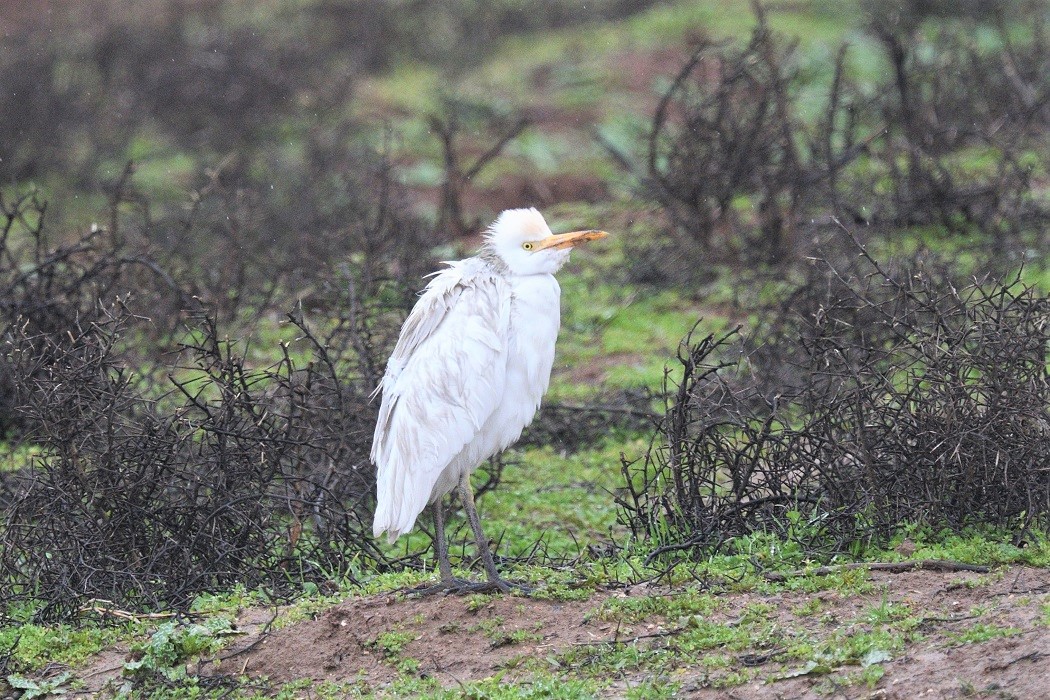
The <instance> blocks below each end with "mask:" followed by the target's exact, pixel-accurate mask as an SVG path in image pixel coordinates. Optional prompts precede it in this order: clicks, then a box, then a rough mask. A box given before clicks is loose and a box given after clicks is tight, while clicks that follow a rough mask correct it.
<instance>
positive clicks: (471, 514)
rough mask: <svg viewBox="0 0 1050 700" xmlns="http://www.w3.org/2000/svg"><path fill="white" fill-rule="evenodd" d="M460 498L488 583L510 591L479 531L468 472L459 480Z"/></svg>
mask: <svg viewBox="0 0 1050 700" xmlns="http://www.w3.org/2000/svg"><path fill="white" fill-rule="evenodd" d="M459 494H460V500H462V501H463V509H464V510H466V511H467V521H468V522H470V529H471V530H473V531H474V542H476V543H477V546H478V555H479V556H480V557H481V562H482V564H484V565H485V573H486V574H488V577H489V585H490V586H491V587H492V588H496V589H498V590H500V591H502V592H504V593H507V592H508V591H510V585H509V584H508V583H507V582H506V581H504V580H503V579H501V578H500V577H499V572H498V571H496V563H495V562H494V561H492V552H490V551H489V541H488V539H486V538H485V533H484V532H482V531H481V518H479V517H478V509H477V507H476V506H475V505H474V491H473V490H472V489H471V488H470V473H469V472H463V476H462V477H460V480H459Z"/></svg>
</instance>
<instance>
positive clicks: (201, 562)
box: [0, 303, 383, 617]
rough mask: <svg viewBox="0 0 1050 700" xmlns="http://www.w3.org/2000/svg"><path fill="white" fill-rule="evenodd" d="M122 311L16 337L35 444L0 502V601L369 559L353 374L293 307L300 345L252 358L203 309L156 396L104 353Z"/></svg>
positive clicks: (358, 397)
mask: <svg viewBox="0 0 1050 700" xmlns="http://www.w3.org/2000/svg"><path fill="white" fill-rule="evenodd" d="M133 322H134V318H133V317H132V316H131V315H130V314H129V312H128V309H127V307H126V305H124V304H123V303H118V304H115V305H112V306H110V307H108V308H105V309H102V310H101V313H100V314H99V315H98V318H97V320H95V321H93V322H91V323H90V324H87V323H81V322H77V323H75V324H74V326H73V327H72V328H71V329H70V331H69V332H68V333H67V334H66V335H65V336H61V335H57V336H44V337H39V336H37V337H34V336H29V335H25V334H23V333H21V332H20V331H21V329H16V331H15V332H14V340H13V342H12V347H11V349H10V356H11V358H12V361H13V363H14V365H15V368H16V376H18V377H24V378H26V386H24V387H19V388H20V390H21V391H20V393H21V395H23V396H25V397H26V398H25V400H24V401H23V403H22V406H21V407H20V408H21V410H22V411H23V412H24V413H25V414H26V416H27V418H28V422H29V423H30V425H31V426H32V433H31V437H32V439H33V441H34V442H35V443H36V444H37V445H38V446H39V447H40V448H42V454H41V455H40V456H39V457H36V458H35V459H34V461H35V463H34V464H33V465H32V468H31V469H30V470H28V471H27V472H26V473H25V474H24V475H23V483H22V484H21V491H22V493H21V495H20V497H19V498H18V499H17V500H16V501H15V503H14V504H13V505H12V506H11V507H10V508H9V509H8V511H7V512H6V514H5V522H4V524H3V534H2V539H3V544H4V547H3V550H4V554H3V555H2V557H3V559H2V567H0V570H2V571H3V576H2V578H0V599H2V600H3V601H5V602H11V601H12V600H17V599H20V598H21V599H29V600H31V601H34V602H38V603H42V606H41V607H40V608H39V615H40V616H41V617H65V616H69V615H71V614H74V613H75V612H76V610H77V608H78V607H79V606H80V605H83V604H84V603H85V601H87V600H88V599H91V598H101V599H105V600H108V601H112V602H113V603H114V604H116V605H118V606H122V607H124V606H126V607H127V608H130V609H142V608H154V607H157V606H161V605H164V606H174V607H176V608H184V607H185V606H187V605H188V604H189V603H190V602H191V601H192V599H193V597H194V596H195V595H197V594H198V593H201V592H203V591H211V590H217V589H221V588H223V587H228V586H229V585H231V584H233V583H235V582H240V583H243V584H245V585H247V586H249V587H258V586H266V587H268V588H270V589H271V590H273V591H274V592H275V593H278V594H280V593H281V592H287V591H289V590H290V589H291V588H293V587H294V586H295V585H297V584H301V583H302V582H303V581H304V580H316V581H326V580H328V579H329V578H331V577H333V576H336V577H338V576H343V575H350V576H352V575H353V574H354V572H355V571H360V570H361V569H362V568H366V567H368V566H375V565H376V564H379V563H381V562H382V561H383V556H382V555H381V554H380V553H379V552H378V551H377V550H376V549H375V547H374V545H373V544H372V541H371V538H370V537H367V536H366V535H365V534H364V533H365V532H366V524H365V522H364V520H365V519H366V518H367V514H368V512H369V507H368V506H369V504H368V503H367V499H368V498H369V493H370V490H371V487H372V480H373V475H372V469H371V466H370V465H369V464H368V460H367V446H368V436H370V430H371V424H372V421H373V419H374V417H373V416H372V415H371V411H369V410H368V387H366V386H365V385H364V383H363V382H361V381H359V375H356V376H355V375H352V374H349V373H347V372H346V371H345V370H346V367H343V366H339V365H340V363H339V360H338V358H336V357H333V355H332V354H331V353H330V352H329V349H328V348H326V347H325V346H323V345H322V344H321V343H320V341H318V340H317V339H316V338H315V337H314V336H313V334H312V332H311V331H310V329H309V328H308V326H307V325H306V324H305V323H304V322H303V321H302V319H301V318H297V317H293V318H292V321H291V322H292V323H294V324H296V325H297V326H298V327H299V329H300V331H301V332H302V333H303V338H304V340H303V341H302V344H305V345H306V347H305V348H303V349H302V351H303V352H302V353H301V354H300V358H299V359H295V358H293V350H294V348H290V347H289V346H285V351H284V357H283V358H282V359H281V361H280V362H279V363H278V364H276V365H275V366H273V367H270V368H261V369H250V368H248V367H246V364H245V361H244V358H243V356H242V354H241V352H239V351H238V348H237V347H236V346H235V344H234V343H231V342H230V341H229V340H228V339H223V338H222V336H221V334H220V331H219V328H218V326H217V325H216V324H215V322H214V319H212V318H210V317H207V316H204V317H202V318H200V319H199V321H198V324H197V326H196V328H195V333H194V340H192V341H191V342H189V343H188V344H187V345H186V346H185V347H184V351H183V355H184V357H185V364H183V365H181V366H180V367H178V368H177V374H178V375H179V376H173V377H172V379H171V380H170V381H171V383H172V384H173V385H174V387H175V390H174V391H169V392H167V393H158V391H157V387H154V386H152V384H153V382H152V381H151V379H150V378H149V377H144V376H141V375H139V374H137V373H136V372H135V371H134V370H133V369H132V368H129V367H128V366H127V365H126V364H124V363H123V362H121V361H120V359H119V358H118V357H117V356H116V354H115V344H116V341H117V339H118V338H119V337H120V335H121V334H123V333H127V332H129V331H131V327H130V326H131V324H132V323H133ZM296 354H299V353H296ZM27 363H32V364H34V365H38V366H34V367H25V366H23V365H25V364H27ZM179 377H182V378H179Z"/></svg>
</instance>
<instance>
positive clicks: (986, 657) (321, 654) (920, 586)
mask: <svg viewBox="0 0 1050 700" xmlns="http://www.w3.org/2000/svg"><path fill="white" fill-rule="evenodd" d="M870 580H871V582H872V583H873V584H874V585H873V586H872V590H871V592H869V593H866V594H864V595H841V594H840V593H838V592H836V591H833V590H826V591H819V592H815V593H799V592H789V593H776V594H770V595H761V594H756V593H732V594H727V595H726V596H724V598H725V603H726V605H725V606H724V608H723V609H721V610H719V611H718V612H717V613H715V614H714V615H713V616H712V619H714V618H717V619H718V620H720V621H730V620H732V619H733V617H734V616H736V615H739V614H740V611H741V610H744V609H745V607H746V606H748V605H749V604H752V603H765V604H767V605H770V606H773V607H775V609H776V612H775V613H773V615H775V616H776V622H777V625H778V626H779V627H781V628H782V629H785V630H790V631H791V634H806V635H808V636H810V637H813V638H827V637H829V636H830V635H831V634H833V633H834V632H835V631H836V630H840V631H841V629H842V628H843V626H857V625H861V626H863V624H864V623H863V622H862V621H863V620H864V615H865V611H867V610H871V609H872V608H873V607H876V606H879V605H884V604H886V603H887V602H888V603H901V604H905V605H907V607H908V609H910V610H912V611H917V613H918V614H919V615H921V621H920V622H919V624H918V626H917V628H916V629H915V630H914V634H912V635H911V636H910V637H909V638H908V640H907V642H906V645H905V648H904V649H903V650H900V651H898V652H896V653H894V654H893V658H892V659H889V660H887V661H885V662H884V663H883V668H884V669H885V675H884V676H883V678H882V679H881V680H879V681H878V683H877V684H876V685H874V687H869V686H868V685H867V684H865V683H860V682H858V681H857V680H856V679H853V680H849V678H848V676H849V675H850V674H853V675H856V674H857V673H858V671H859V667H858V666H855V665H854V666H845V667H840V668H836V669H833V670H832V671H831V672H830V673H819V672H817V673H804V674H799V675H794V676H793V675H792V674H793V672H794V673H798V672H799V671H800V670H804V668H805V663H804V662H801V661H797V660H784V659H778V658H777V653H776V651H777V650H776V649H765V648H763V646H762V643H761V642H760V641H759V640H756V643H755V649H752V650H749V651H748V653H736V652H734V654H733V655H732V656H733V658H734V659H735V667H736V669H737V670H742V671H746V672H753V671H752V670H755V671H757V673H755V675H754V680H753V681H752V682H751V683H748V684H745V685H739V686H736V687H731V688H721V689H719V688H714V687H712V680H713V678H712V676H711V675H709V673H708V672H707V671H705V670H704V669H703V667H702V665H701V664H700V663H699V661H700V660H699V659H696V660H695V661H696V663H695V664H693V663H691V662H690V660H689V659H684V658H683V659H680V662H681V667H680V668H679V670H678V671H677V672H676V673H675V678H674V680H675V681H676V682H678V683H680V688H681V691H682V694H683V695H684V696H688V697H699V698H804V697H829V693H830V696H832V697H848V698H862V697H864V698H866V697H879V698H900V699H902V700H903V699H905V698H917V697H930V698H955V697H974V696H977V697H1017V698H1039V697H1050V626H1048V618H1047V612H1046V609H1047V606H1048V605H1050V602H1048V601H1050V571H1047V570H1042V569H1033V568H1027V567H1015V568H1011V569H1007V570H1003V571H999V572H993V573H991V574H987V575H979V574H969V573H964V574H958V573H955V574H945V573H935V572H929V571H914V572H909V573H903V574H889V573H873V574H872V575H871V577H870ZM654 594H661V595H675V593H674V591H667V590H665V591H656V590H653V589H649V588H646V587H635V589H633V590H628V591H609V592H603V593H597V594H595V595H593V596H591V598H590V599H588V600H586V601H570V602H556V601H544V600H534V599H528V598H521V597H512V596H505V597H480V596H475V597H468V598H460V597H454V596H449V597H444V596H436V597H430V598H424V599H413V598H403V597H401V596H400V595H392V594H386V595H379V596H373V597H368V598H362V599H353V600H348V601H346V602H344V603H342V604H339V605H337V606H335V607H333V608H330V609H328V610H326V611H324V612H322V613H320V614H319V615H318V617H317V618H316V619H313V620H307V621H304V622H300V623H298V624H295V625H291V626H288V627H285V628H283V629H280V630H278V631H275V632H272V633H270V634H269V635H268V636H267V637H266V638H265V639H262V640H258V639H251V638H249V639H246V640H245V641H244V642H243V644H244V645H247V644H250V643H252V642H257V643H255V644H254V646H253V647H252V648H251V649H250V650H249V651H247V652H246V653H245V654H242V655H240V656H239V657H238V660H237V661H236V662H235V665H236V666H238V667H242V664H243V668H244V669H245V671H246V673H247V674H248V675H251V676H255V677H266V678H269V680H270V681H271V682H277V683H281V682H286V681H293V680H298V679H306V678H309V679H313V680H315V681H323V680H328V681H352V680H358V681H364V682H365V683H367V684H368V686H369V687H371V688H372V689H375V690H378V689H380V688H382V687H383V686H384V685H386V684H387V683H389V682H391V681H393V680H394V679H395V678H396V677H397V676H398V674H399V673H409V674H417V675H418V676H420V677H424V678H427V677H429V678H434V679H436V680H437V681H438V682H439V683H440V684H441V685H442V686H445V687H456V686H457V685H458V684H460V683H465V682H467V681H470V680H476V679H482V678H486V677H490V676H492V675H494V674H496V673H498V672H500V671H504V672H505V674H506V675H505V676H504V678H505V679H507V680H510V679H512V678H513V677H515V674H516V671H515V667H516V666H517V665H518V663H519V662H520V661H522V660H523V659H526V658H534V659H545V658H546V659H553V658H556V657H557V656H558V655H559V654H562V653H564V652H566V651H568V650H570V649H572V648H574V647H580V646H585V645H586V646H590V645H594V644H595V643H600V642H604V641H610V642H613V643H614V644H615V645H622V644H624V643H635V644H637V645H638V646H639V647H642V648H650V647H655V646H658V645H668V644H673V643H674V641H673V640H674V629H673V627H674V622H673V621H668V620H664V619H662V618H659V617H655V618H653V619H651V620H646V621H644V622H643V623H640V624H636V625H633V630H632V631H629V632H628V635H629V636H630V637H634V638H636V639H637V641H632V640H631V639H630V638H626V639H625V636H624V635H625V630H621V629H620V628H619V626H618V625H617V624H615V623H611V624H610V623H609V622H607V621H603V620H600V619H597V618H594V617H593V615H592V613H593V611H595V610H596V609H597V608H598V607H600V606H601V604H602V603H603V602H604V601H605V600H607V599H608V598H611V597H623V596H640V595H654ZM814 599H819V605H820V606H821V610H822V614H821V615H819V616H815V615H805V614H803V613H800V612H799V611H800V610H802V609H804V608H805V607H806V605H807V603H815V602H816V601H815V600H814ZM858 621H861V622H858ZM730 624H731V623H730ZM975 624H979V625H980V626H982V627H983V628H984V629H986V630H993V629H994V630H1009V632H1004V634H1005V636H996V635H995V634H989V635H986V637H987V638H983V637H975V638H973V639H967V638H966V637H965V634H964V633H965V632H966V631H967V630H972V629H973V628H974V625H975ZM751 652H754V653H751ZM567 670H569V669H563V671H567ZM645 679H646V676H645V674H644V673H636V674H635V675H632V673H631V672H630V671H627V672H625V673H624V675H623V676H622V678H620V679H618V680H617V681H616V682H615V683H614V685H613V686H612V687H611V688H609V692H610V693H611V694H612V696H617V695H622V694H623V693H626V691H627V690H628V689H629V688H631V687H633V686H634V685H637V684H638V683H639V682H640V681H642V680H645Z"/></svg>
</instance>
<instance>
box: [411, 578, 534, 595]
mask: <svg viewBox="0 0 1050 700" xmlns="http://www.w3.org/2000/svg"><path fill="white" fill-rule="evenodd" d="M511 591H518V592H520V593H522V594H524V595H529V594H530V593H532V588H531V587H529V586H526V585H525V584H522V583H514V582H511V581H504V580H503V579H501V578H499V579H496V580H495V581H467V580H464V579H461V578H454V579H452V580H451V581H442V582H441V583H436V584H434V585H433V586H420V587H417V588H413V589H411V590H409V591H407V593H408V595H411V596H419V597H420V598H422V597H424V596H429V595H434V594H436V593H444V594H445V595H468V594H470V593H510V592H511Z"/></svg>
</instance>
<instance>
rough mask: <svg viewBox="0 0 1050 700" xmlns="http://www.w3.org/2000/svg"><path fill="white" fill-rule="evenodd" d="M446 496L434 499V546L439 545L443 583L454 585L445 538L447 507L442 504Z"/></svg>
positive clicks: (439, 563)
mask: <svg viewBox="0 0 1050 700" xmlns="http://www.w3.org/2000/svg"><path fill="white" fill-rule="evenodd" d="M443 500H444V497H441V498H439V499H437V500H436V501H434V503H433V505H432V507H433V509H434V546H435V547H437V555H438V568H439V569H440V570H441V584H442V585H443V586H452V585H453V584H454V580H453V579H452V564H451V563H449V560H448V541H447V540H446V539H445V509H444V507H443V506H442V504H441V501H443Z"/></svg>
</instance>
